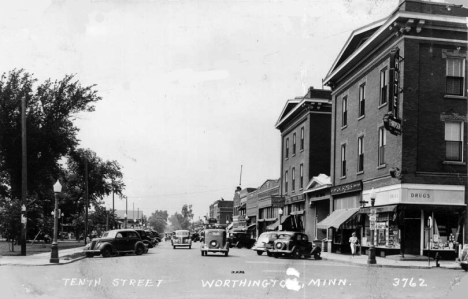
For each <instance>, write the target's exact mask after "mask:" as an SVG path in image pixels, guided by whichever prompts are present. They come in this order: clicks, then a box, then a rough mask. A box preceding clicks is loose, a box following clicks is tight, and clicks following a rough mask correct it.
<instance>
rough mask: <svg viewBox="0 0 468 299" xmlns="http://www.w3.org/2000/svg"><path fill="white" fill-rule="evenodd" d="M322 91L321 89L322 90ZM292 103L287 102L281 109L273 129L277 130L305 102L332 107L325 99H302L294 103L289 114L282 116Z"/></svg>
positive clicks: (329, 101) (330, 102)
mask: <svg viewBox="0 0 468 299" xmlns="http://www.w3.org/2000/svg"><path fill="white" fill-rule="evenodd" d="M322 90H323V89H322ZM292 101H294V100H289V101H288V102H287V103H286V105H285V106H284V108H283V111H282V112H281V114H280V117H279V119H278V121H277V122H276V125H275V128H276V129H278V127H279V126H280V125H281V124H282V123H283V122H284V121H285V120H286V119H288V118H289V117H290V116H291V115H292V114H294V112H296V111H297V110H298V109H300V108H301V107H302V104H304V103H307V102H310V103H323V104H330V107H331V105H332V101H331V100H326V99H323V98H312V99H303V100H302V101H298V102H296V106H295V107H294V108H293V109H292V110H291V111H289V113H288V114H287V115H285V116H283V113H284V111H285V110H286V107H287V105H288V104H290V103H293V102H292ZM310 113H316V114H331V112H319V111H317V112H315V111H310Z"/></svg>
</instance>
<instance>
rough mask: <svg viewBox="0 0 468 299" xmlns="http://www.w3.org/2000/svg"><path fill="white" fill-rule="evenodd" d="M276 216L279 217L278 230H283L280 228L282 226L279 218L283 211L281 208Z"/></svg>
mask: <svg viewBox="0 0 468 299" xmlns="http://www.w3.org/2000/svg"><path fill="white" fill-rule="evenodd" d="M278 215H279V223H280V224H279V226H278V230H279V231H281V230H283V227H282V226H283V225H281V216H283V210H282V209H281V208H280V209H279V210H278Z"/></svg>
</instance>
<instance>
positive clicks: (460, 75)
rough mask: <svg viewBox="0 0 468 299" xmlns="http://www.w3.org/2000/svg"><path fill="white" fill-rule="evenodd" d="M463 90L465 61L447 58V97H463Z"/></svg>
mask: <svg viewBox="0 0 468 299" xmlns="http://www.w3.org/2000/svg"><path fill="white" fill-rule="evenodd" d="M464 88H465V59H462V58H450V57H447V87H446V94H447V95H457V96H463V95H464V92H463V90H464Z"/></svg>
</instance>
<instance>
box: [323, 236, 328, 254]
mask: <svg viewBox="0 0 468 299" xmlns="http://www.w3.org/2000/svg"><path fill="white" fill-rule="evenodd" d="M327 243H328V240H327V239H323V240H322V252H328V244H327Z"/></svg>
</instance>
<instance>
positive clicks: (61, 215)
mask: <svg viewBox="0 0 468 299" xmlns="http://www.w3.org/2000/svg"><path fill="white" fill-rule="evenodd" d="M63 216H65V215H64V214H63V213H62V214H60V218H62V233H61V234H60V237H61V238H62V241H63Z"/></svg>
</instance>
